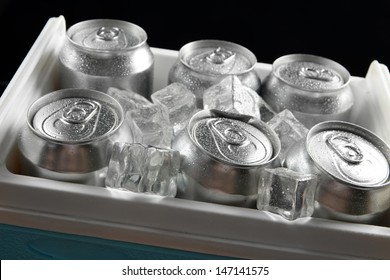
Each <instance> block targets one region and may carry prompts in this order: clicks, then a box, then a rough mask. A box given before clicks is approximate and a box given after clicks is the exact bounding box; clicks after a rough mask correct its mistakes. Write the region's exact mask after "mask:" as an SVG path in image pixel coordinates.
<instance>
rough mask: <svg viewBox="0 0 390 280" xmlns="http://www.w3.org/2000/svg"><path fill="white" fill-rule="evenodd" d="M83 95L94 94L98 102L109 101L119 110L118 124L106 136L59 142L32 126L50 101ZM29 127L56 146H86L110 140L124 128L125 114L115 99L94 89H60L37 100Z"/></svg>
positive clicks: (28, 113)
mask: <svg viewBox="0 0 390 280" xmlns="http://www.w3.org/2000/svg"><path fill="white" fill-rule="evenodd" d="M83 93H87V94H89V95H91V94H94V95H95V96H96V95H97V96H99V98H97V99H96V100H104V101H107V103H109V104H110V105H111V106H112V107H113V108H115V110H118V111H117V112H118V124H117V125H116V126H115V127H114V128H113V129H111V130H110V131H108V132H107V133H106V134H103V135H100V136H98V137H96V138H93V139H87V140H58V139H56V138H54V137H50V136H47V135H44V134H42V133H41V132H40V131H39V130H37V129H35V128H34V126H33V125H32V120H33V118H34V116H35V114H36V113H37V112H38V111H39V110H40V109H41V108H42V107H43V106H45V105H47V104H48V102H47V101H50V100H60V99H65V98H73V97H75V98H81V97H83V95H82V94H83ZM57 96H59V97H60V98H58V99H55V97H57ZM26 117H27V125H28V128H29V129H30V130H31V131H32V132H33V133H34V134H35V135H37V136H38V137H40V138H42V139H44V140H45V141H49V142H51V143H56V144H71V145H85V144H90V143H93V142H97V141H100V140H102V139H106V138H109V137H110V136H111V135H112V134H114V133H115V132H117V131H118V130H119V129H120V127H121V126H122V124H123V122H124V112H123V109H122V106H121V105H120V104H119V102H118V101H116V100H115V99H114V98H113V97H111V96H109V95H107V94H105V93H103V92H100V91H97V90H92V89H83V88H67V89H60V90H56V91H53V92H50V93H48V94H46V95H44V96H42V97H40V98H38V99H37V100H35V101H34V102H33V103H32V104H31V105H30V107H29V108H28V110H27V115H26Z"/></svg>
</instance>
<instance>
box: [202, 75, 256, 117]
mask: <svg viewBox="0 0 390 280" xmlns="http://www.w3.org/2000/svg"><path fill="white" fill-rule="evenodd" d="M259 103H260V96H259V95H258V94H257V93H256V92H255V91H254V90H253V89H251V88H249V87H246V86H244V85H243V84H242V83H241V81H240V79H238V78H237V76H234V75H231V76H228V77H226V78H224V79H223V80H222V81H221V82H220V83H218V84H216V85H214V86H211V87H209V88H208V89H206V90H205V91H204V93H203V108H204V109H218V110H221V111H227V112H233V113H237V114H245V115H250V116H253V117H256V118H258V119H260V111H259Z"/></svg>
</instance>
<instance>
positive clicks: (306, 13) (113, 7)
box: [0, 0, 390, 83]
mask: <svg viewBox="0 0 390 280" xmlns="http://www.w3.org/2000/svg"><path fill="white" fill-rule="evenodd" d="M59 15H63V16H65V19H66V22H67V27H69V26H71V25H72V24H75V23H77V22H80V21H83V20H87V19H96V18H110V19H120V20H125V21H129V22H132V23H135V24H137V25H139V26H141V27H142V28H143V29H144V30H145V31H146V32H147V34H148V44H149V45H150V46H151V47H159V48H166V49H173V50H179V49H180V48H181V47H182V46H183V45H184V44H186V43H188V42H191V41H195V40H199V39H219V40H226V41H231V42H235V43H237V44H240V45H243V46H245V47H247V48H248V49H250V50H251V51H252V52H253V53H254V54H255V55H256V57H257V60H258V62H264V63H272V62H273V61H274V60H275V59H276V58H278V57H279V56H282V55H285V54H290V53H308V54H315V55H320V56H324V57H327V58H330V59H332V60H335V61H337V62H339V63H340V64H342V65H343V66H345V67H346V68H347V69H348V70H349V72H350V73H351V75H353V76H365V74H366V72H367V69H368V67H369V65H370V63H371V62H372V61H373V60H378V61H379V62H380V63H383V64H385V65H388V66H389V65H390V36H389V35H390V32H389V31H390V1H374V2H373V1H365V2H362V1H299V2H297V1H295V2H293V1H286V2H283V1H268V2H266V1H243V0H241V1H229V2H228V1H204V0H199V1H181V2H176V1H174V2H173V1H158V2H152V1H145V0H142V1H130V0H128V1H113V0H111V1H110V0H108V1H75V0H64V1H61V2H59V1H28V2H27V1H25V2H20V1H15V0H0V38H1V39H0V40H1V41H0V42H1V44H0V45H1V56H2V60H1V67H0V81H2V82H3V83H4V82H5V83H7V82H9V81H10V79H11V78H12V76H13V75H14V73H15V72H16V70H17V68H18V67H19V65H20V64H21V62H22V60H23V59H24V57H25V56H26V54H27V52H28V50H29V49H30V48H31V46H32V44H33V43H34V41H35V39H36V38H37V37H38V35H39V33H40V31H41V30H42V28H43V27H44V25H45V24H46V22H47V20H48V19H49V18H50V17H57V16H59Z"/></svg>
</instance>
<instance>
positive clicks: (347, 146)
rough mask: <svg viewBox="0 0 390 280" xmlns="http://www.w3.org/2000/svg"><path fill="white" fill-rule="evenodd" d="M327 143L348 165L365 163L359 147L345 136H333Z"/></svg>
mask: <svg viewBox="0 0 390 280" xmlns="http://www.w3.org/2000/svg"><path fill="white" fill-rule="evenodd" d="M326 143H327V144H328V145H329V146H330V147H331V148H332V150H334V151H335V152H336V153H337V154H338V155H339V157H340V158H341V159H342V160H344V161H345V162H347V163H352V164H358V163H361V162H362V161H363V153H362V152H361V150H360V149H359V147H358V146H357V145H356V144H355V143H353V141H352V139H350V138H349V137H347V136H345V135H339V134H335V135H332V136H330V137H329V138H328V139H326Z"/></svg>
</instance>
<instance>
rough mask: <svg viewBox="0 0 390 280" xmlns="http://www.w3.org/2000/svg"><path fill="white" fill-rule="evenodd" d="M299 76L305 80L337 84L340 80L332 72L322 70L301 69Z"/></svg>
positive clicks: (312, 68)
mask: <svg viewBox="0 0 390 280" xmlns="http://www.w3.org/2000/svg"><path fill="white" fill-rule="evenodd" d="M299 75H300V76H303V77H305V78H307V79H313V80H319V81H323V82H339V81H340V78H339V77H338V76H337V75H335V73H333V71H331V70H328V69H324V68H314V67H301V69H299Z"/></svg>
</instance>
